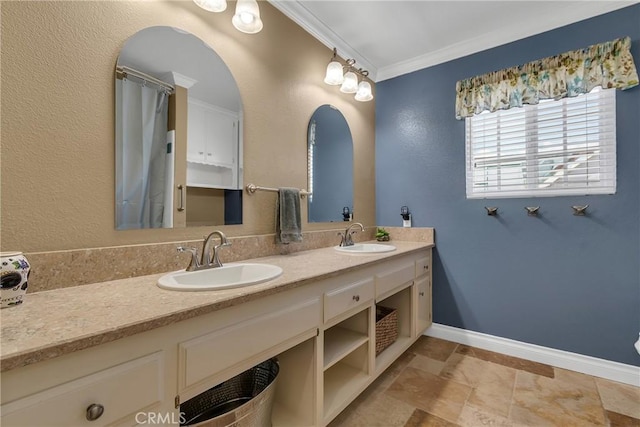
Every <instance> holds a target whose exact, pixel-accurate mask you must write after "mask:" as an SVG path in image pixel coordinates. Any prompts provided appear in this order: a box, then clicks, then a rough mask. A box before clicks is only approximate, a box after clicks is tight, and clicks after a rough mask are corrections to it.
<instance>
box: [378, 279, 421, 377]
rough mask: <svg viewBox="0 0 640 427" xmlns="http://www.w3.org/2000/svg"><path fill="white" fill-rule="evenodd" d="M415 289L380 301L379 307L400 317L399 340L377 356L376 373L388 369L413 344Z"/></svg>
mask: <svg viewBox="0 0 640 427" xmlns="http://www.w3.org/2000/svg"><path fill="white" fill-rule="evenodd" d="M412 292H413V287H411V286H409V287H407V288H404V289H402V290H401V291H399V292H397V293H395V294H393V295H391V296H389V297H387V298H385V299H383V300H381V301H379V302H378V303H377V305H380V306H383V307H389V308H394V309H396V311H397V316H398V338H397V340H396V341H395V342H394V343H393V344H391V345H390V346H389V347H387V348H385V349H384V350H383V351H382V352H381V353H380V354H379V355H378V356H376V366H375V372H376V373H379V372H381V371H382V370H384V369H386V368H387V367H388V366H389V365H390V364H391V362H393V361H394V360H395V359H396V358H397V357H398V356H399V355H400V354H402V353H403V352H404V351H405V350H406V349H407V348H408V347H409V346H410V345H411V343H412V342H413V330H414V327H413V313H412V312H413V304H412Z"/></svg>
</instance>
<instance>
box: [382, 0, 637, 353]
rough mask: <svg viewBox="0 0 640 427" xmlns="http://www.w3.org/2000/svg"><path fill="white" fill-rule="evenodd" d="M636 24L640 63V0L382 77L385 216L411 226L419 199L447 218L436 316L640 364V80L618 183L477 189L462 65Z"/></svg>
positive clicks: (495, 61)
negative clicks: (525, 193)
mask: <svg viewBox="0 0 640 427" xmlns="http://www.w3.org/2000/svg"><path fill="white" fill-rule="evenodd" d="M627 35H628V36H630V37H631V39H632V53H633V56H634V59H635V62H636V66H637V67H640V5H634V6H631V7H627V8H625V9H622V10H619V11H615V12H612V13H609V14H606V15H601V16H598V17H595V18H592V19H589V20H586V21H581V22H578V23H576V24H572V25H570V26H566V27H563V28H559V29H556V30H553V31H549V32H546V33H542V34H539V35H536V36H533V37H529V38H527V39H523V40H519V41H516V42H513V43H510V44H507V45H503V46H500V47H497V48H493V49H490V50H487V51H483V52H479V53H477V54H473V55H470V56H467V57H464V58H460V59H457V60H454V61H450V62H447V63H444V64H440V65H437V66H434V67H430V68H427V69H423V70H419V71H416V72H413V73H410V74H406V75H403V76H400V77H396V78H393V79H390V80H386V81H383V82H380V83H378V84H377V88H376V93H377V95H376V213H377V218H376V219H377V223H378V224H379V225H382V226H385V225H386V226H400V225H401V217H400V206H402V205H408V206H409V209H410V211H411V212H412V217H413V225H414V226H416V227H435V230H436V251H435V255H434V271H433V274H434V286H433V312H434V315H433V320H434V322H436V323H440V324H445V325H450V326H454V327H458V328H464V329H468V330H472V331H477V332H482V333H487V334H491V335H495V336H499V337H505V338H510V339H514V340H518V341H523V342H527V343H533V344H538V345H542V346H546V347H551V348H556V349H561V350H566V351H571V352H575V353H580V354H585V355H589V356H594V357H599V358H603V359H608V360H613V361H618V362H622V363H627V364H632V365H640V356H638V354H637V353H636V351H635V350H634V348H633V343H634V342H635V341H636V340H637V339H638V332H639V331H640V267H639V264H640V173H639V170H640V87H635V88H633V89H629V90H627V91H618V92H617V93H616V96H617V159H618V166H617V168H618V169H617V178H618V189H617V194H615V195H610V196H584V197H548V198H536V199H533V198H532V199H526V198H521V199H493V200H467V199H466V198H465V147H464V136H465V135H464V121H458V120H455V117H454V103H455V100H454V97H455V84H456V81H458V80H460V79H463V78H467V77H472V76H475V75H478V74H483V73H486V72H490V71H494V70H497V69H501V68H507V67H511V66H514V65H519V64H522V63H525V62H529V61H532V60H536V59H539V58H543V57H546V56H550V55H555V54H558V53H561V52H565V51H568V50H573V49H579V48H583V47H586V46H588V45H591V44H595V43H600V42H605V41H609V40H613V39H615V38H618V37H622V36H627ZM576 204H580V205H582V204H589V208H588V216H585V217H577V216H573V215H572V209H571V205H576ZM538 205H539V206H541V208H540V211H541V216H540V217H539V218H535V217H529V216H527V214H526V211H525V210H524V207H525V206H538ZM484 206H498V207H499V213H500V216H498V217H497V218H496V217H490V216H488V215H487V214H486V211H485V209H484Z"/></svg>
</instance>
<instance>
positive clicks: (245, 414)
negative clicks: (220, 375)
mask: <svg viewBox="0 0 640 427" xmlns="http://www.w3.org/2000/svg"><path fill="white" fill-rule="evenodd" d="M279 370H280V367H279V365H278V361H277V360H275V359H269V360H267V361H265V362H262V363H260V364H259V365H256V366H254V367H253V368H251V369H249V370H247V371H245V372H243V373H241V374H240V375H237V376H235V377H233V378H231V379H230V380H227V381H225V382H223V383H222V384H219V385H217V386H215V387H213V388H211V389H209V390H207V391H205V392H204V393H201V394H199V395H197V396H196V397H194V398H192V399H189V400H187V401H186V402H184V403H182V404H181V405H180V412H181V416H182V420H181V421H183V422H181V424H180V425H181V426H201V427H204V426H207V427H231V426H233V427H256V426H260V427H264V426H270V425H271V409H272V407H273V396H274V387H275V384H276V380H277V376H278V371H279Z"/></svg>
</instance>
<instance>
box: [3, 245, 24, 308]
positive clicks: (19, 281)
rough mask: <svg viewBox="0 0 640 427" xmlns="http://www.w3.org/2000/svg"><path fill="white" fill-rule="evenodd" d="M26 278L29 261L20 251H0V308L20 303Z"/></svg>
mask: <svg viewBox="0 0 640 427" xmlns="http://www.w3.org/2000/svg"><path fill="white" fill-rule="evenodd" d="M28 279H29V262H28V261H27V258H26V257H25V256H24V255H23V254H22V252H0V283H1V284H2V285H1V289H0V297H1V300H2V305H1V308H7V307H12V306H14V305H19V304H22V301H23V299H24V295H25V294H26V293H27V286H28V284H27V280H28Z"/></svg>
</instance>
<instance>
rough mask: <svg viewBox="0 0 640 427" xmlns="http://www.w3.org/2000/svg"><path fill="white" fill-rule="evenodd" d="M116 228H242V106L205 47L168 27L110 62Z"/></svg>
mask: <svg viewBox="0 0 640 427" xmlns="http://www.w3.org/2000/svg"><path fill="white" fill-rule="evenodd" d="M115 111H116V141H115V144H116V228H117V229H122V230H124V229H137V228H172V227H184V226H190V225H193V226H211V225H225V224H240V223H242V164H243V162H242V116H243V114H242V102H241V100H240V91H239V89H238V86H237V84H236V82H235V79H234V78H233V76H232V75H231V72H230V71H229V68H228V67H227V66H226V64H225V63H224V62H223V61H222V59H221V58H220V57H219V56H218V55H217V54H216V52H215V51H214V50H213V49H211V47H209V46H208V45H207V44H206V43H204V42H203V41H202V40H200V39H199V38H198V37H196V36H194V35H192V34H189V33H188V32H186V31H183V30H180V29H177V28H172V27H150V28H145V29H143V30H141V31H139V32H137V33H136V34H134V35H133V36H132V37H131V38H129V39H128V40H127V41H126V42H125V44H124V46H123V48H122V50H121V52H120V56H119V57H118V62H117V64H116V106H115Z"/></svg>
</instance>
